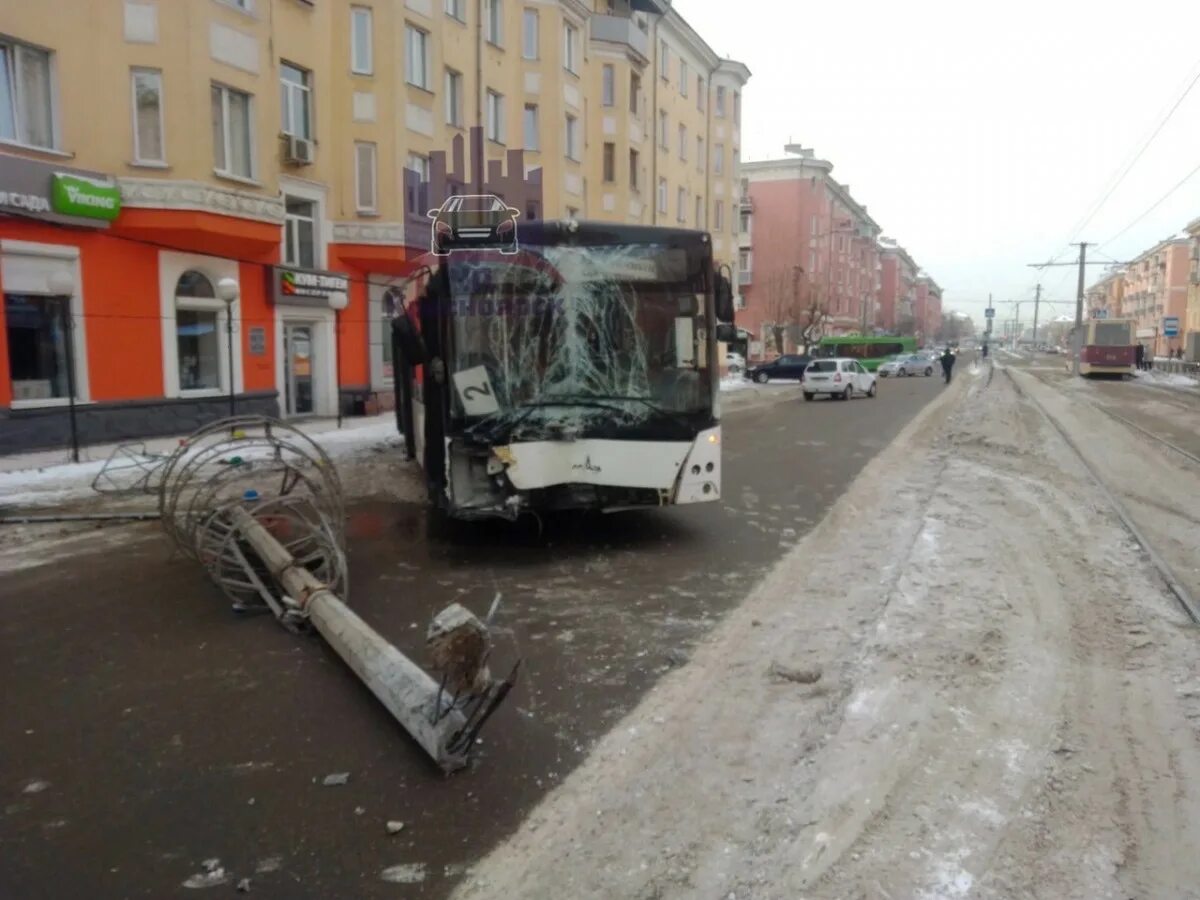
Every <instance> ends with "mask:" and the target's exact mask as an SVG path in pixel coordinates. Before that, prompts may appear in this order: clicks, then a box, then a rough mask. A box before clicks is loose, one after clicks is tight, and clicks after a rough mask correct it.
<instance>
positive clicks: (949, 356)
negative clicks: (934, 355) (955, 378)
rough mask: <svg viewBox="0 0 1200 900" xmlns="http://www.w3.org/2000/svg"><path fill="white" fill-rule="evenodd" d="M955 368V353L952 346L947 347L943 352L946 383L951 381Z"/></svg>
mask: <svg viewBox="0 0 1200 900" xmlns="http://www.w3.org/2000/svg"><path fill="white" fill-rule="evenodd" d="M953 368H954V354H953V353H952V352H951V351H950V348H949V347H947V348H946V352H945V353H943V354H942V374H943V375H945V376H946V384H949V383H950V371H951V369H953Z"/></svg>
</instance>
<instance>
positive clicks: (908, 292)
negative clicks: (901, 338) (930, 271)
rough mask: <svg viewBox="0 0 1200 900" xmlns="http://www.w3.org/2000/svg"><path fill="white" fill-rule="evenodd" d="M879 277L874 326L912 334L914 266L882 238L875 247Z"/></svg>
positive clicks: (905, 255)
mask: <svg viewBox="0 0 1200 900" xmlns="http://www.w3.org/2000/svg"><path fill="white" fill-rule="evenodd" d="M879 261H880V278H879V294H878V303H877V312H876V316H875V327H876V328H879V329H880V330H882V331H887V332H893V331H898V332H900V333H902V334H912V333H914V332H915V331H916V321H915V320H914V319H913V306H914V304H915V302H916V290H915V288H916V280H917V264H916V263H915V262H913V258H912V257H911V256H909V255H908V253H907V251H905V249H904V248H903V247H900V246H897V245H896V242H895V241H890V240H888V239H887V238H884V239H882V240H881V241H880V245H879Z"/></svg>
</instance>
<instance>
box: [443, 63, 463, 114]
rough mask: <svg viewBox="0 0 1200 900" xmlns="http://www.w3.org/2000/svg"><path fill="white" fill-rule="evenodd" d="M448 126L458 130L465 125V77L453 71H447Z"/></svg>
mask: <svg viewBox="0 0 1200 900" xmlns="http://www.w3.org/2000/svg"><path fill="white" fill-rule="evenodd" d="M446 124H447V125H453V126H455V127H456V128H462V124H463V77H462V72H456V71H454V70H453V69H447V70H446Z"/></svg>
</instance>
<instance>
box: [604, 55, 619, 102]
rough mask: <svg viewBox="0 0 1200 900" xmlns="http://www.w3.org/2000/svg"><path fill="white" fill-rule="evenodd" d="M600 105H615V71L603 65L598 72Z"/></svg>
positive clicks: (607, 64) (610, 65) (606, 64)
mask: <svg viewBox="0 0 1200 900" xmlns="http://www.w3.org/2000/svg"><path fill="white" fill-rule="evenodd" d="M600 103H601V105H603V106H616V105H617V70H616V69H614V68H613V66H612V64H611V63H605V64H604V67H603V68H602V69H601V70H600Z"/></svg>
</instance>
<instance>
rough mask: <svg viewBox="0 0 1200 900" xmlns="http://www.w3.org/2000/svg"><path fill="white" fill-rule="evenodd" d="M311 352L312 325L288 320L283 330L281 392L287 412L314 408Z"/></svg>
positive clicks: (307, 413)
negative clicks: (283, 394) (282, 385)
mask: <svg viewBox="0 0 1200 900" xmlns="http://www.w3.org/2000/svg"><path fill="white" fill-rule="evenodd" d="M313 356H314V342H313V326H312V324H311V323H309V322H305V323H299V322H288V323H287V324H286V325H285V326H284V331H283V358H284V392H285V394H286V401H287V403H286V411H287V415H289V416H310V415H312V414H313V412H314V411H315V409H316V406H315V403H314V400H313V372H314V366H315V364H316V361H315V360H314V359H313Z"/></svg>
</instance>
